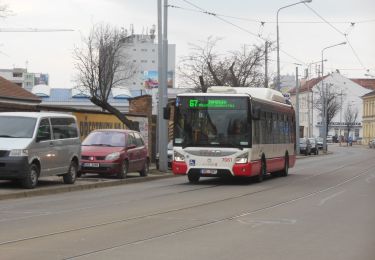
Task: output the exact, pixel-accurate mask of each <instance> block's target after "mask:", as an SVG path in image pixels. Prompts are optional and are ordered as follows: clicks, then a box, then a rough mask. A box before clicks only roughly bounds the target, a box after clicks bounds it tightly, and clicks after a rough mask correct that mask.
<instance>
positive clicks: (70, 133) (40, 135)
mask: <svg viewBox="0 0 375 260" xmlns="http://www.w3.org/2000/svg"><path fill="white" fill-rule="evenodd" d="M80 157H81V141H80V137H79V131H78V128H77V121H76V118H75V117H74V116H72V115H67V114H61V113H44V112H2V113H0V179H18V180H20V182H21V184H22V186H23V187H24V188H27V189H32V188H35V187H36V185H37V184H38V179H39V177H40V176H51V175H59V176H60V175H61V176H63V180H64V183H67V184H73V183H74V182H75V180H76V177H77V171H78V167H79V160H80Z"/></svg>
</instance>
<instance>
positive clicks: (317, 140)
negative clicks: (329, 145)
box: [316, 137, 323, 150]
mask: <svg viewBox="0 0 375 260" xmlns="http://www.w3.org/2000/svg"><path fill="white" fill-rule="evenodd" d="M316 143H317V145H318V148H319V149H320V150H322V149H323V138H321V137H317V138H316Z"/></svg>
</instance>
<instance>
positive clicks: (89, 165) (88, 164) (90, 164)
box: [83, 163, 99, 167]
mask: <svg viewBox="0 0 375 260" xmlns="http://www.w3.org/2000/svg"><path fill="white" fill-rule="evenodd" d="M83 166H84V167H99V163H84V164H83Z"/></svg>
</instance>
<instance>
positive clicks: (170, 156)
mask: <svg viewBox="0 0 375 260" xmlns="http://www.w3.org/2000/svg"><path fill="white" fill-rule="evenodd" d="M167 149H168V150H167V155H168V168H169V169H172V161H173V143H172V141H170V142H169V143H168V145H167ZM155 164H156V169H158V170H159V153H157V154H156V158H155Z"/></svg>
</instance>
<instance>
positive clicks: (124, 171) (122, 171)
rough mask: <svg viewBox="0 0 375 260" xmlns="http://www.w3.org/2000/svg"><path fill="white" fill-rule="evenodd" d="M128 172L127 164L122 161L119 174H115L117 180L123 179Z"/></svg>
mask: <svg viewBox="0 0 375 260" xmlns="http://www.w3.org/2000/svg"><path fill="white" fill-rule="evenodd" d="M128 170H129V163H128V161H123V162H122V164H121V168H120V172H119V173H117V175H116V176H117V178H119V179H125V178H126V177H127V175H128Z"/></svg>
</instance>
